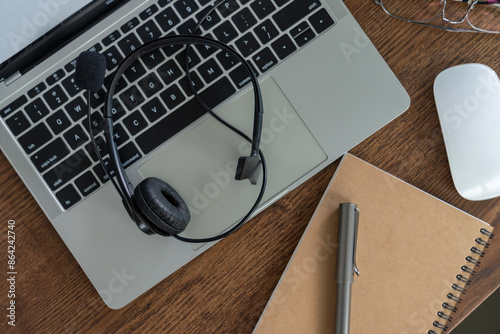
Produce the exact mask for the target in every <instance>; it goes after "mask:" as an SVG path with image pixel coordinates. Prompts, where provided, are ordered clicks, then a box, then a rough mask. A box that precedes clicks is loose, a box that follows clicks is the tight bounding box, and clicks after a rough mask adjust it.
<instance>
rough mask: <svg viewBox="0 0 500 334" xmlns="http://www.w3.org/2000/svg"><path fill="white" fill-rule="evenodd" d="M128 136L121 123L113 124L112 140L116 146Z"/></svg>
mask: <svg viewBox="0 0 500 334" xmlns="http://www.w3.org/2000/svg"><path fill="white" fill-rule="evenodd" d="M129 138H130V137H129V136H128V134H127V132H126V131H125V129H124V128H123V126H122V125H121V124H116V125H115V126H113V141H114V142H115V144H116V147H120V146H122V145H123V144H124V143H125V142H127V140H128V139H129Z"/></svg>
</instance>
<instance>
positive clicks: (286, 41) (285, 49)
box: [271, 35, 297, 59]
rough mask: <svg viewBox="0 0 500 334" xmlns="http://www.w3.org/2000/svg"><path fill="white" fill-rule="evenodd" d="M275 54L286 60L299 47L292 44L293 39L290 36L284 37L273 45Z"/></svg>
mask: <svg viewBox="0 0 500 334" xmlns="http://www.w3.org/2000/svg"><path fill="white" fill-rule="evenodd" d="M271 47H272V48H273V50H274V52H275V53H276V54H277V55H278V57H279V58H280V59H285V58H286V57H288V56H289V55H291V54H292V53H293V52H294V51H295V50H297V47H296V46H295V44H294V43H293V42H292V39H291V38H290V37H288V35H283V36H281V37H280V38H278V39H277V40H276V41H274V42H273V43H272V44H271Z"/></svg>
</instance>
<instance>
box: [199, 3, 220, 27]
mask: <svg viewBox="0 0 500 334" xmlns="http://www.w3.org/2000/svg"><path fill="white" fill-rule="evenodd" d="M211 9H212V7H207V8H206V9H204V10H202V11H201V12H199V13H198V14H197V15H196V21H197V22H200V21H201V20H203V21H202V22H201V26H202V28H203V29H205V30H210V29H212V28H213V27H215V26H216V25H217V24H218V23H219V22H220V21H221V18H220V16H219V14H217V12H215V11H212V12H211V13H210V14H208V15H207V13H208V12H209V11H210V10H211Z"/></svg>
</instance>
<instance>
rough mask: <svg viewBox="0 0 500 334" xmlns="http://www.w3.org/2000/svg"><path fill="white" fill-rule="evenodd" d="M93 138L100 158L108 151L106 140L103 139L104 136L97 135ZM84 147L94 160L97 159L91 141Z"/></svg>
mask: <svg viewBox="0 0 500 334" xmlns="http://www.w3.org/2000/svg"><path fill="white" fill-rule="evenodd" d="M94 140H95V145H96V147H97V151H98V152H99V155H100V156H101V158H103V157H105V156H106V155H107V154H108V153H109V151H108V146H107V144H106V140H104V137H102V136H98V137H95V138H94ZM85 149H86V150H87V152H88V154H89V155H90V157H91V158H92V160H94V161H98V160H99V158H98V157H97V154H96V153H95V149H94V145H93V143H92V141H91V142H90V143H88V144H87V145H85Z"/></svg>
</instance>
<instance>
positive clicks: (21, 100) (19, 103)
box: [0, 95, 28, 117]
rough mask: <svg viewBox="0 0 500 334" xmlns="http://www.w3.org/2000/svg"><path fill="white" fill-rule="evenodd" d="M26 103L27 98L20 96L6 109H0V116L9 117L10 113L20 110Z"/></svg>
mask: <svg viewBox="0 0 500 334" xmlns="http://www.w3.org/2000/svg"><path fill="white" fill-rule="evenodd" d="M26 102H28V98H27V97H26V96H24V95H21V96H19V97H18V98H17V99H16V100H14V102H12V103H11V104H9V105H8V106H7V107H6V108H4V109H1V111H0V115H2V117H6V116H9V115H10V114H11V113H12V112H14V111H16V110H17V109H19V108H21V107H22V106H23V105H24V104H25V103H26Z"/></svg>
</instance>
